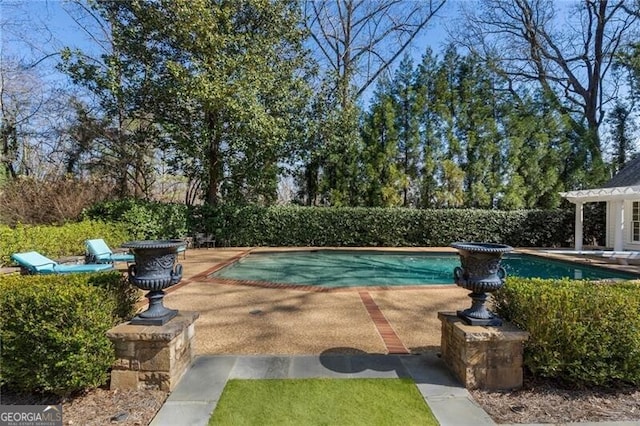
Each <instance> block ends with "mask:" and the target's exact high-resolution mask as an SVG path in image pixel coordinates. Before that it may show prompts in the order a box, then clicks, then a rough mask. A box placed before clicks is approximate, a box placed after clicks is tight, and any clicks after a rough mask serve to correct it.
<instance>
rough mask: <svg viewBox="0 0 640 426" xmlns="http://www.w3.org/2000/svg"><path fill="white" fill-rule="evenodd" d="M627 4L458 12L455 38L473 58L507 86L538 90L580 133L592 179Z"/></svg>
mask: <svg viewBox="0 0 640 426" xmlns="http://www.w3.org/2000/svg"><path fill="white" fill-rule="evenodd" d="M629 4H630V3H629V2H628V0H627V1H626V2H625V0H615V1H608V0H583V1H580V2H574V3H572V4H566V3H565V4H564V5H562V4H558V3H556V2H554V1H551V0H486V1H483V2H477V3H476V2H474V3H473V8H474V9H473V10H471V9H470V8H466V10H465V11H464V21H463V22H464V26H463V27H462V31H461V33H460V36H459V37H457V38H458V40H459V41H461V42H463V43H464V44H465V46H466V47H467V48H469V49H470V50H471V51H473V52H474V53H477V54H479V55H481V56H483V57H485V58H493V59H495V58H498V66H499V67H501V68H502V69H503V70H504V71H505V72H506V74H507V75H508V76H509V77H510V78H511V79H512V81H514V82H517V81H524V82H537V83H539V84H540V85H541V87H542V88H543V89H544V90H545V92H546V94H547V95H548V96H550V97H551V98H552V99H553V100H554V101H555V103H556V104H557V105H558V107H560V108H562V109H563V110H564V111H565V112H567V113H568V114H567V116H569V117H573V118H574V119H575V121H574V123H573V124H574V128H575V129H576V130H578V133H579V134H580V133H582V134H581V135H580V136H581V139H582V140H583V143H584V148H586V150H587V152H588V153H589V156H590V159H591V162H592V165H593V167H594V170H596V173H598V169H600V171H602V169H603V168H602V148H601V146H600V138H599V132H598V130H599V127H600V125H601V124H602V122H603V120H604V117H605V107H606V105H607V104H608V103H609V102H610V101H611V100H612V99H614V98H615V96H616V90H615V88H614V87H613V86H608V85H607V82H606V81H607V80H606V79H607V77H608V74H609V71H610V70H611V67H612V65H613V63H614V60H615V55H616V53H617V52H618V51H619V49H620V48H621V46H622V45H623V43H624V42H625V37H627V36H628V35H629V33H630V30H631V29H632V28H633V27H634V25H635V24H636V22H637V20H638V17H637V16H636V15H634V14H632V13H629V12H628V11H627V10H625V6H627V9H628V6H629ZM560 8H564V10H562V13H559V10H560ZM576 118H577V119H576ZM582 120H584V122H585V123H586V129H585V127H584V126H582V124H581V123H580V122H581V121H582ZM579 129H584V130H585V131H583V132H580V130H579Z"/></svg>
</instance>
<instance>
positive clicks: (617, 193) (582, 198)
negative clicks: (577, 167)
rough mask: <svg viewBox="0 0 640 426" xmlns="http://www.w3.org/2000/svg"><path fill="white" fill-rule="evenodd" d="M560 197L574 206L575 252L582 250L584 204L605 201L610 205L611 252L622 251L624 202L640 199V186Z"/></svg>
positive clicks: (567, 194)
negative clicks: (613, 231)
mask: <svg viewBox="0 0 640 426" xmlns="http://www.w3.org/2000/svg"><path fill="white" fill-rule="evenodd" d="M560 195H561V196H562V197H563V198H566V199H567V200H568V201H569V202H571V203H573V204H575V205H576V220H575V250H576V251H581V250H582V227H583V216H584V203H595V202H601V201H607V202H610V203H611V207H612V209H611V212H612V214H613V217H612V218H610V219H609V220H611V219H613V221H614V229H615V233H614V235H613V242H614V243H613V251H616V252H617V251H623V249H624V223H625V221H624V202H625V200H631V199H640V185H634V186H620V187H614V188H596V189H583V190H578V191H569V192H561V193H560Z"/></svg>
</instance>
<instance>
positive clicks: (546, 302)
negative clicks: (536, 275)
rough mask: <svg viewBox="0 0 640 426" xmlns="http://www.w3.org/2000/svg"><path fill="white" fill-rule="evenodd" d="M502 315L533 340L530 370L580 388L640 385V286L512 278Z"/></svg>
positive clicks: (499, 307) (500, 297)
mask: <svg viewBox="0 0 640 426" xmlns="http://www.w3.org/2000/svg"><path fill="white" fill-rule="evenodd" d="M494 303H495V310H496V312H497V313H498V315H500V316H502V317H503V318H505V319H507V320H508V321H512V322H513V323H515V324H516V325H518V326H519V327H521V328H522V329H524V330H526V331H528V332H529V333H530V334H531V337H530V340H529V341H528V342H527V344H526V346H525V365H526V367H527V368H529V370H530V371H531V372H532V373H533V374H535V375H539V376H542V377H553V378H558V379H561V380H564V381H567V382H570V383H573V384H578V385H611V384H615V383H616V382H628V383H631V384H634V385H640V282H623V283H595V282H589V281H571V280H540V279H519V278H508V279H507V283H506V285H505V286H504V287H503V289H501V290H500V291H499V292H497V293H496V294H495V296H494Z"/></svg>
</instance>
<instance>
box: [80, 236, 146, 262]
mask: <svg viewBox="0 0 640 426" xmlns="http://www.w3.org/2000/svg"><path fill="white" fill-rule="evenodd" d="M84 245H85V247H86V249H87V253H86V256H85V262H86V263H113V262H133V261H134V260H135V258H134V256H133V255H132V254H129V253H119V254H116V253H114V252H113V251H111V249H110V248H109V246H108V245H107V243H105V242H104V240H103V239H102V238H99V239H95V240H86V241H85V242H84Z"/></svg>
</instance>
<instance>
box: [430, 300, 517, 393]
mask: <svg viewBox="0 0 640 426" xmlns="http://www.w3.org/2000/svg"><path fill="white" fill-rule="evenodd" d="M438 318H439V319H440V321H441V322H442V342H441V351H442V359H443V360H444V362H445V364H446V365H447V367H449V369H450V370H451V371H452V372H453V373H454V374H455V376H456V377H457V378H458V380H460V381H461V382H462V383H463V384H464V386H465V387H466V388H467V389H491V390H508V389H517V388H520V387H522V362H523V360H522V353H523V343H524V342H525V341H526V340H527V339H528V338H529V333H527V332H526V331H522V330H520V329H518V328H516V327H515V326H514V325H512V324H509V323H507V322H505V323H504V324H503V325H502V326H500V327H483V326H471V325H467V324H465V323H464V322H463V321H462V320H461V319H460V318H458V316H457V314H456V313H455V312H438Z"/></svg>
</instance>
